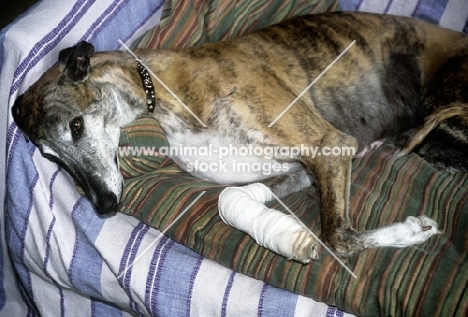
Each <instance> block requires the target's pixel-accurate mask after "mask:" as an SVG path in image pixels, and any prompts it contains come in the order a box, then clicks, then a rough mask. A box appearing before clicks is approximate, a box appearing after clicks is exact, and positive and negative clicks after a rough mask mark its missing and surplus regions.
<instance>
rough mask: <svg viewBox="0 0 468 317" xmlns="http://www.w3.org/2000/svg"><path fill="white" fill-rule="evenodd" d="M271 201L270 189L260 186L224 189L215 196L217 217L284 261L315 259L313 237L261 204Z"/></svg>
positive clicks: (280, 213) (283, 215) (275, 211)
mask: <svg viewBox="0 0 468 317" xmlns="http://www.w3.org/2000/svg"><path fill="white" fill-rule="evenodd" d="M272 199H273V195H272V193H271V191H270V189H269V188H268V187H267V186H265V185H263V184H261V183H255V184H250V185H247V186H243V187H228V188H226V189H225V190H223V191H222V193H221V194H220V196H219V202H218V208H219V215H220V216H221V219H223V221H224V222H225V223H226V224H228V225H230V226H232V227H234V228H236V229H238V230H241V231H244V232H245V233H247V234H248V235H250V236H251V237H252V238H254V239H255V241H257V243H258V244H260V245H262V246H264V247H266V248H268V249H269V250H271V251H274V252H276V253H278V254H280V255H282V256H284V257H286V258H288V259H295V260H298V261H300V262H304V263H307V262H310V260H314V259H317V258H318V254H317V249H318V244H317V242H316V241H315V239H314V238H313V236H312V235H311V234H310V233H309V232H308V231H307V230H306V229H305V228H304V227H303V226H302V224H301V223H299V222H298V221H297V220H296V219H294V218H293V217H292V216H290V215H286V214H284V213H282V212H280V211H278V210H275V209H271V208H268V207H267V206H265V205H264V203H265V202H266V201H270V200H272Z"/></svg>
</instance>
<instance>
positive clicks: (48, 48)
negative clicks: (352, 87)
mask: <svg viewBox="0 0 468 317" xmlns="http://www.w3.org/2000/svg"><path fill="white" fill-rule="evenodd" d="M341 5H342V6H343V8H344V9H346V10H359V11H373V12H386V13H397V14H402V15H408V16H415V17H418V18H423V19H426V20H429V21H432V22H436V23H440V24H442V25H445V26H448V27H452V28H454V29H457V30H463V29H465V30H466V22H467V17H468V12H467V8H468V7H467V6H466V4H465V0H431V1H429V0H427V1H425V0H411V1H403V0H394V1H392V0H387V1H378V0H350V1H342V2H341ZM335 8H337V1H333V0H330V1H289V2H288V1H260V0H259V1H215V0H212V1H182V0H179V1H177V0H173V1H170V0H167V1H166V2H165V3H164V5H163V3H162V0H145V1H143V0H132V1H128V0H102V1H95V0H75V1H68V2H65V3H63V2H60V1H56V0H43V1H41V2H39V4H37V5H36V6H35V7H34V8H33V9H31V11H30V12H28V13H27V14H26V15H24V16H23V17H21V18H20V19H19V20H17V21H16V22H15V23H13V24H12V25H11V26H10V27H8V28H7V29H5V30H3V31H2V32H1V33H0V45H1V46H0V65H1V72H0V74H1V77H0V86H1V87H2V89H1V90H0V100H1V101H2V104H3V105H4V107H7V105H9V106H11V105H12V104H13V101H14V99H15V97H16V96H17V95H18V94H19V93H22V92H24V91H25V90H26V89H27V87H28V86H29V85H31V84H32V83H33V82H34V81H35V80H37V79H38V77H39V76H40V74H41V73H42V72H43V71H44V70H46V69H47V68H48V67H50V66H51V65H52V64H53V63H55V61H56V59H57V55H58V52H59V50H60V49H62V48H64V47H67V46H70V45H73V44H75V43H77V42H78V41H80V40H82V39H84V40H88V41H91V42H93V44H95V46H96V48H97V49H98V50H112V49H118V48H120V46H119V44H118V42H117V40H118V39H121V40H123V41H124V42H126V43H132V42H134V40H135V39H137V40H136V42H134V44H133V47H151V48H156V47H181V46H189V45H196V44H200V43H203V42H206V41H216V40H220V39H226V38H230V37H232V36H236V35H239V34H241V33H244V32H246V31H248V30H251V29H255V28H258V27H261V26H265V25H267V24H271V23H274V22H276V21H279V20H282V19H284V18H286V17H288V16H291V15H298V14H305V13H309V12H321V11H324V10H332V9H335ZM51 12H52V13H53V14H50V13H51ZM45 15H46V16H47V18H46V19H44V16H45ZM160 17H161V19H160ZM159 22H160V23H159ZM158 23H159V26H158V27H156V29H153V30H150V31H148V32H146V31H147V30H148V29H149V28H150V27H153V26H155V25H156V24H158ZM4 110H5V111H4V112H5V113H9V111H8V110H6V109H4ZM0 122H1V129H0V133H1V134H2V138H1V142H2V148H5V149H6V153H5V156H2V157H4V158H5V159H6V162H5V166H6V188H3V184H4V181H3V180H0V186H1V187H0V191H1V193H2V194H3V192H5V210H4V212H2V213H0V232H1V241H0V242H1V244H0V248H1V251H2V252H1V253H0V269H1V271H0V315H2V316H3V315H5V316H24V315H28V316H36V315H43V316H75V315H77V316H127V315H134V316H135V315H136V316H143V315H153V316H254V315H255V316H345V315H347V314H346V313H343V311H342V310H346V311H348V312H352V313H354V314H356V315H362V316H366V315H367V316H377V315H392V316H416V315H418V316H436V315H439V316H464V315H466V313H467V311H468V308H467V305H468V298H467V297H468V294H467V291H466V285H467V276H466V274H464V272H466V269H467V265H466V262H467V261H466V253H467V248H468V247H467V245H466V239H465V237H464V228H466V226H467V222H468V219H467V211H466V209H467V208H468V207H467V206H466V205H467V201H466V200H467V198H466V196H467V195H466V188H467V181H468V180H467V177H466V175H464V174H454V173H450V172H449V171H441V170H435V169H434V168H432V167H431V166H429V165H427V163H425V162H424V161H422V160H421V159H420V158H419V157H417V156H416V155H411V156H409V157H408V158H404V159H397V158H395V157H394V156H393V155H392V153H393V151H394V149H393V148H390V147H384V148H382V149H380V150H378V151H376V152H374V153H372V154H371V155H370V156H367V157H365V158H363V159H359V160H355V162H354V166H353V182H354V185H353V187H352V206H353V207H352V210H353V213H352V222H353V225H354V226H355V227H356V228H358V229H364V228H366V229H368V228H375V227H377V226H381V225H384V224H388V223H391V222H393V221H399V220H401V219H404V217H405V216H406V215H419V214H423V213H424V214H426V215H428V216H431V217H433V218H434V219H436V220H437V221H438V223H439V225H440V227H441V229H442V230H444V231H445V234H444V235H441V236H439V237H436V238H433V239H431V240H430V241H429V242H427V243H425V244H423V245H421V246H417V247H413V248H407V249H403V250H395V249H379V250H370V251H366V252H364V253H363V254H361V255H360V256H359V257H355V258H351V259H349V260H348V261H347V263H346V264H347V265H348V266H349V267H350V268H351V269H352V270H353V271H354V273H355V274H356V275H357V279H353V278H352V277H351V276H350V275H349V273H347V272H346V271H345V270H343V268H342V267H341V266H339V265H338V264H337V263H336V262H335V261H334V260H333V258H331V257H330V256H329V255H328V254H326V251H324V250H322V251H321V259H320V260H319V261H317V262H314V263H312V264H310V265H299V264H298V263H295V262H291V261H285V260H284V259H283V258H281V257H279V256H276V255H275V254H273V253H271V252H269V251H267V250H264V249H263V248H261V247H259V246H258V245H256V244H255V243H253V241H252V240H251V239H250V238H249V237H248V236H246V235H245V234H243V233H241V232H239V231H236V230H233V229H232V228H230V227H228V226H226V225H224V223H222V222H221V220H220V218H219V216H218V214H217V195H218V193H219V192H220V191H221V190H222V186H216V185H213V184H209V183H206V182H203V181H200V180H198V179H195V178H193V177H190V176H189V175H187V174H185V173H183V172H181V171H180V169H178V167H177V166H175V165H174V164H173V162H171V161H170V160H169V159H167V158H165V157H164V156H157V155H154V153H153V154H152V153H149V152H147V153H140V154H139V153H131V152H128V151H126V150H125V149H129V146H132V147H134V148H135V147H137V148H138V147H143V148H147V149H149V150H150V151H151V150H154V149H156V148H160V147H162V146H166V145H167V141H166V140H165V138H164V134H163V132H162V130H161V128H160V127H159V125H158V123H157V122H156V121H155V120H154V119H152V118H151V117H146V116H142V117H141V118H139V119H138V120H137V121H135V122H134V123H132V124H131V125H129V126H127V127H125V128H124V129H122V134H121V139H120V149H121V152H120V163H121V170H122V173H123V174H124V177H125V196H124V201H123V204H122V211H123V212H124V213H126V214H127V215H125V214H124V213H119V214H118V215H117V216H115V217H112V218H108V219H101V218H99V217H98V216H97V215H96V213H95V212H94V210H93V208H92V206H91V205H90V204H89V202H88V201H87V199H86V198H84V197H83V196H82V195H80V193H79V192H78V191H77V190H76V188H75V186H74V184H73V181H72V180H71V179H70V177H69V176H68V174H67V173H65V172H64V171H63V170H62V169H61V168H59V167H57V165H55V164H54V163H52V162H50V161H48V160H46V159H44V158H43V157H42V156H41V154H40V153H39V152H38V150H37V149H36V148H35V147H34V146H33V145H32V144H31V143H27V142H26V140H25V139H24V137H23V136H22V134H21V133H20V131H18V129H17V128H16V126H15V125H14V123H12V121H11V116H10V115H8V116H7V117H3V119H2V120H1V121H0ZM203 191H205V193H204V194H203V196H202V197H201V198H200V199H198V200H196V198H197V197H198V196H199V194H201V193H202V192H203ZM311 198H312V199H311ZM195 200H196V201H195ZM284 202H285V203H286V204H287V206H288V207H289V208H290V209H292V210H294V211H295V212H296V213H297V215H298V216H299V217H301V218H302V219H303V220H304V221H305V222H306V224H307V225H309V226H310V227H311V228H312V229H313V231H314V232H315V233H316V234H320V228H319V227H320V226H319V219H318V206H317V200H316V194H315V191H314V189H313V188H312V189H310V190H308V191H303V192H301V193H298V194H296V195H294V196H291V197H288V198H286V199H284ZM192 203H193V205H191V204H192ZM189 206H190V208H189V209H187V210H188V211H187V213H185V215H184V216H183V217H182V218H180V219H178V220H177V221H176V222H175V224H174V225H173V226H171V227H170V229H169V230H167V231H166V229H167V228H168V227H169V226H170V225H171V223H172V222H173V221H174V220H175V219H176V218H177V217H178V215H180V214H181V213H182V212H184V211H185V209H186V208H187V207H189ZM271 206H275V208H276V207H278V208H279V206H277V205H275V204H271ZM306 210H307V212H306ZM156 211H157V212H156ZM129 215H130V216H129ZM155 228H159V229H160V230H161V231H162V232H164V233H165V234H161V231H159V230H157V229H155ZM182 244H185V245H186V246H188V247H186V246H184V245H182ZM195 251H196V252H195ZM11 262H13V263H14V268H15V274H16V278H15V277H14V276H13V275H12V271H13V270H12V266H11ZM218 262H219V263H221V264H222V265H220V264H218ZM248 276H251V277H254V278H255V279H253V278H250V277H248ZM275 286H278V287H281V288H284V289H285V290H283V289H280V288H277V287H275ZM297 294H303V295H306V296H301V295H297ZM313 299H316V300H319V301H323V302H325V303H326V304H323V303H321V302H316V301H314V300H313ZM328 305H332V306H328ZM335 306H336V307H338V308H339V309H337V308H335ZM340 309H341V310H340Z"/></svg>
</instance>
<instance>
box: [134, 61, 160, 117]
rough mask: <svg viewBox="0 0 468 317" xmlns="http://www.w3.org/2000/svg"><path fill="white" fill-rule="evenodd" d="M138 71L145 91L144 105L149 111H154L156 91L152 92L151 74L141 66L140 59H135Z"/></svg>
mask: <svg viewBox="0 0 468 317" xmlns="http://www.w3.org/2000/svg"><path fill="white" fill-rule="evenodd" d="M137 65H138V73H139V74H140V78H141V82H142V84H143V88H144V89H145V93H146V106H147V107H148V111H149V112H153V111H154V107H155V106H156V97H155V96H156V93H155V92H154V85H153V81H152V80H151V75H150V74H149V73H148V70H147V69H146V67H145V66H143V65H142V64H141V63H140V61H138V60H137Z"/></svg>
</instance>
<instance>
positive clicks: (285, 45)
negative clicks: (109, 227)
mask: <svg viewBox="0 0 468 317" xmlns="http://www.w3.org/2000/svg"><path fill="white" fill-rule="evenodd" d="M354 40H355V41H356V43H355V45H354V46H353V47H351V49H350V50H349V51H348V52H347V53H346V54H344V55H343V57H342V58H341V59H339V60H338V61H337V62H336V63H335V64H334V65H333V66H332V67H331V68H330V69H329V70H328V71H327V72H326V73H325V74H324V75H323V76H322V77H321V78H320V80H318V81H317V82H316V83H315V85H314V86H313V87H312V88H311V89H310V90H309V91H308V92H307V93H306V94H305V95H304V96H303V97H302V98H300V99H299V100H298V101H297V102H296V103H295V104H294V105H293V106H292V107H291V108H290V109H289V110H288V111H287V112H286V113H285V114H284V115H283V116H282V117H281V118H280V119H279V120H278V121H277V122H276V123H275V124H274V125H273V126H272V127H271V128H269V127H268V126H269V124H270V123H272V122H273V121H274V120H275V119H276V118H277V116H278V115H279V114H280V113H281V112H282V111H283V110H284V109H285V108H286V106H287V105H289V104H290V103H291V102H292V101H293V100H294V99H295V98H296V97H297V96H298V95H299V94H300V93H301V92H302V91H303V89H304V88H305V87H307V86H308V85H309V84H310V83H311V82H312V81H313V80H314V79H315V78H316V77H317V76H318V75H319V74H320V73H321V72H322V71H323V70H324V69H325V68H326V67H327V66H329V64H330V63H331V62H332V61H333V60H334V59H335V58H336V57H337V56H338V55H339V54H340V53H341V52H342V51H343V50H344V49H345V48H346V47H347V46H348V45H349V44H350V43H351V42H352V41H354ZM467 51H468V37H467V36H465V35H463V34H460V33H457V32H454V31H451V30H447V29H443V28H439V27H437V26H433V25H430V24H427V23H423V22H420V21H416V20H413V19H409V18H405V17H396V16H390V15H385V16H380V15H372V14H357V13H355V14H345V13H341V14H323V15H311V16H304V17H298V18H294V19H291V20H289V21H286V22H283V23H280V24H277V25H274V26H272V27H269V28H266V29H263V30H259V31H256V32H254V33H251V34H248V35H246V36H243V37H239V38H236V39H233V40H229V41H225V42H220V43H209V44H204V45H201V46H198V47H193V48H188V49H180V50H158V51H149V50H139V51H137V52H136V54H137V55H138V56H139V57H140V58H141V60H142V61H143V62H144V63H145V64H146V65H147V66H148V67H149V69H151V70H152V71H153V72H154V73H155V74H156V75H157V76H158V77H159V78H160V79H161V80H162V81H163V82H164V83H165V84H166V85H167V86H169V87H171V89H172V90H173V91H174V93H175V94H176V95H177V96H178V97H179V98H180V99H182V100H183V101H184V103H185V104H187V105H188V106H189V107H190V108H191V110H192V111H193V112H194V114H195V115H196V116H197V117H198V118H200V119H201V121H203V122H204V123H205V124H206V125H207V128H204V127H203V126H202V125H201V124H200V122H198V121H197V120H196V118H194V117H193V116H192V115H191V114H190V113H189V112H188V111H187V110H186V109H185V108H184V107H183V106H182V105H181V104H180V103H179V102H178V101H176V99H174V97H173V96H172V95H171V94H170V93H169V92H167V91H166V90H165V89H164V88H162V87H161V86H160V85H159V84H158V83H157V82H155V90H156V102H157V106H156V109H155V112H154V117H155V118H156V119H158V120H159V122H160V124H161V126H162V128H163V129H164V131H165V133H166V134H167V136H168V139H169V141H170V142H171V141H172V142H178V141H179V140H180V139H181V138H184V137H187V135H190V137H194V138H196V137H197V136H203V135H206V134H210V135H214V136H217V137H219V138H227V139H229V140H230V141H231V142H235V143H239V144H258V145H268V146H271V145H273V146H287V147H289V146H293V145H300V144H305V145H308V146H318V147H324V146H330V147H333V146H339V147H342V146H347V147H357V148H358V149H359V151H360V150H363V149H365V148H366V147H368V146H369V145H371V144H372V143H373V142H375V141H378V140H381V139H385V138H391V137H394V136H396V135H398V134H400V133H402V132H404V131H407V130H409V129H412V128H415V127H416V126H419V125H421V123H422V121H423V118H422V117H421V104H422V102H423V100H424V96H425V87H427V85H428V84H429V83H430V82H431V80H432V78H433V76H434V74H435V73H436V72H437V71H438V70H439V68H440V67H441V66H442V65H444V64H445V63H446V61H447V60H449V59H450V58H452V57H454V56H459V57H460V56H464V55H466V54H467ZM59 61H60V63H59V64H60V65H58V66H55V67H53V68H52V69H50V70H49V71H48V72H46V73H45V74H44V75H43V77H42V78H41V79H40V80H39V81H38V82H37V83H36V84H35V85H33V86H32V87H31V88H30V89H29V90H28V91H27V92H26V93H25V94H24V95H23V96H21V97H20V98H18V100H17V102H16V103H15V105H14V107H13V115H14V119H15V122H16V124H17V125H18V127H19V128H20V129H21V130H22V131H23V132H24V133H25V134H26V135H27V136H28V137H29V138H30V139H31V140H32V141H33V142H34V143H35V144H36V145H37V146H38V147H39V148H40V149H41V151H42V153H43V154H44V155H45V156H47V157H51V158H52V159H54V160H58V161H59V162H61V163H63V164H64V165H65V166H66V167H67V169H68V170H69V171H70V173H71V174H72V175H73V176H74V177H75V179H76V180H77V181H78V182H79V183H80V184H81V185H82V186H83V187H84V189H85V191H86V192H87V195H88V197H89V198H90V200H91V201H92V202H93V203H94V205H95V206H96V210H97V211H98V212H101V213H107V212H111V211H115V210H116V209H117V203H118V200H119V198H120V195H121V191H122V190H121V184H122V180H121V177H120V176H119V175H120V174H118V167H117V165H116V164H115V156H116V145H115V146H114V147H112V146H110V145H109V144H116V143H117V140H118V139H117V138H116V135H117V137H118V133H116V131H115V129H116V128H119V127H121V126H123V125H125V124H128V123H129V122H131V121H132V120H134V118H135V117H136V116H137V115H138V114H141V113H144V112H145V111H147V110H146V103H145V98H146V95H145V92H144V90H143V89H142V84H141V80H140V77H139V74H138V71H137V64H136V62H135V60H134V59H133V58H132V57H131V56H130V55H129V54H128V53H126V52H101V53H96V54H94V50H93V47H92V46H91V45H90V44H88V43H85V42H82V43H80V44H78V45H77V46H75V47H73V48H69V49H67V50H65V51H63V52H62V53H61V56H60V59H59ZM89 66H90V68H89ZM464 71H465V72H466V68H465V69H464ZM465 78H466V76H465ZM442 106H443V105H442ZM463 106H464V107H466V104H464V105H463ZM424 115H427V114H424ZM101 139H105V140H107V141H106V142H104V141H102V140H101ZM108 141H112V142H108ZM177 145H178V144H177V143H175V146H177ZM101 153H104V154H101ZM283 160H288V159H287V158H283ZM289 160H290V161H295V162H300V163H301V165H302V166H303V167H304V168H305V170H306V171H307V172H308V173H309V174H311V175H313V176H314V178H315V183H316V186H317V189H318V192H319V195H320V201H321V210H322V212H321V222H322V237H323V239H324V240H325V242H326V243H328V244H329V245H330V246H331V247H332V248H333V249H334V250H335V251H337V252H338V253H339V254H341V255H349V254H352V253H354V252H357V251H360V250H363V249H364V248H367V247H372V246H375V245H378V244H377V243H375V242H373V241H371V240H369V239H368V238H366V237H369V232H367V231H365V232H356V231H355V230H354V229H352V227H351V224H350V221H349V219H348V208H349V206H348V202H349V185H350V171H351V160H352V156H351V155H344V156H327V157H325V156H318V157H315V158H312V157H310V156H297V157H295V158H293V159H289ZM109 174H112V175H113V176H112V177H111V176H108V175H109ZM117 174H118V175H117ZM298 175H304V174H287V175H281V176H277V177H275V178H273V179H272V180H266V181H265V182H266V183H267V184H268V185H269V186H270V188H272V190H273V192H275V193H276V194H278V195H285V194H287V193H290V192H294V191H297V190H299V189H301V188H303V187H304V186H307V185H310V182H308V181H307V179H304V177H303V176H298ZM201 176H202V177H203V175H201ZM233 182H235V183H242V179H240V180H239V179H237V180H233ZM413 220H414V219H413ZM416 222H418V227H419V229H418V232H419V233H421V234H426V233H427V236H426V237H425V239H426V238H428V237H429V236H430V235H432V234H434V233H436V232H437V230H435V231H434V230H432V229H434V227H437V226H436V224H435V222H433V221H432V220H430V219H428V218H425V217H422V218H420V219H419V220H417V221H416ZM431 227H433V228H431ZM435 229H436V228H435ZM301 257H302V259H301ZM297 258H298V259H300V260H304V261H305V259H304V258H307V255H301V256H298V257H297Z"/></svg>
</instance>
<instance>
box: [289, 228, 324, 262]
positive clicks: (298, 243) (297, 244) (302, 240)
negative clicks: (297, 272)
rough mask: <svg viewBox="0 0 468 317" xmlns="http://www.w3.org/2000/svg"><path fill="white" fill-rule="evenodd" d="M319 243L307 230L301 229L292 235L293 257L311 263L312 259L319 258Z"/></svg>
mask: <svg viewBox="0 0 468 317" xmlns="http://www.w3.org/2000/svg"><path fill="white" fill-rule="evenodd" d="M318 258H319V255H318V243H317V241H316V240H315V238H314V237H313V236H312V235H311V234H310V233H309V232H308V231H307V230H304V229H303V230H300V231H298V232H296V233H294V235H293V236H292V259H293V260H296V261H299V262H302V263H309V262H310V261H311V260H318Z"/></svg>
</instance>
